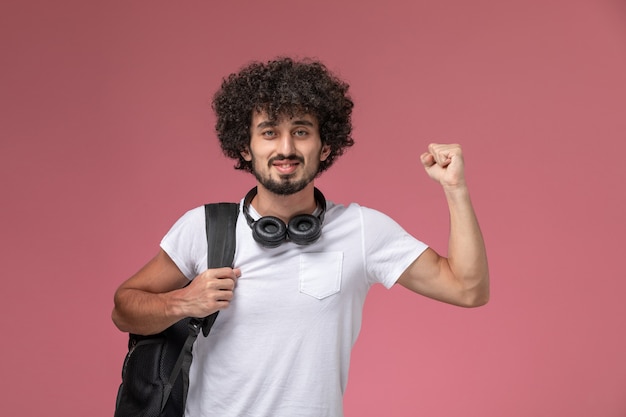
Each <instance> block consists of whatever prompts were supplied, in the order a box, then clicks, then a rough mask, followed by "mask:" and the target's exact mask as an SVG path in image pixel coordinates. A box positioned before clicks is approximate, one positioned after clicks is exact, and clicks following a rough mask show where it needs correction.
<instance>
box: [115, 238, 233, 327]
mask: <svg viewBox="0 0 626 417" xmlns="http://www.w3.org/2000/svg"><path fill="white" fill-rule="evenodd" d="M239 275H240V271H239V270H238V269H233V268H218V269H208V270H206V271H204V272H203V273H201V274H200V275H198V276H197V277H196V278H194V279H193V281H192V282H191V283H190V284H189V285H188V286H185V285H186V284H187V283H189V280H188V279H187V278H186V277H185V276H184V275H183V273H182V272H181V271H180V269H178V267H177V266H176V264H175V263H174V261H172V259H171V258H170V257H169V256H168V255H167V253H165V251H163V250H162V249H161V250H159V253H158V254H157V255H156V256H155V257H154V258H153V259H152V260H150V262H148V263H147V264H146V265H145V266H144V267H143V268H141V270H139V272H137V273H136V274H135V275H133V276H132V277H130V278H129V279H128V280H126V281H125V282H124V283H123V284H122V285H120V287H119V288H118V289H117V291H116V292H115V297H114V303H115V306H114V308H113V313H112V319H113V322H114V323H115V325H116V326H117V327H118V328H119V329H120V330H121V331H123V332H130V333H135V334H141V335H149V334H155V333H159V332H161V331H163V330H165V329H166V328H168V327H169V326H171V325H172V324H174V323H176V322H177V321H179V320H182V319H183V318H185V317H206V316H208V315H210V314H212V313H214V312H216V311H217V310H222V309H224V308H227V307H228V305H229V304H230V301H231V300H232V297H233V291H234V289H235V283H236V281H237V278H238V277H239Z"/></svg>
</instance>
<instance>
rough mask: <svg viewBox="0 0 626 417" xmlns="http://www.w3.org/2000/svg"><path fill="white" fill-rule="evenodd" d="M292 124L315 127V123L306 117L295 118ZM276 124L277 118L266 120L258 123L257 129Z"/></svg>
mask: <svg viewBox="0 0 626 417" xmlns="http://www.w3.org/2000/svg"><path fill="white" fill-rule="evenodd" d="M291 124H292V125H294V126H308V127H315V125H314V124H313V123H312V122H310V121H308V120H304V119H296V120H293V121H292V122H291ZM276 125H278V122H277V121H275V120H264V121H262V122H261V123H259V124H258V125H256V127H257V129H263V128H266V127H274V126H276Z"/></svg>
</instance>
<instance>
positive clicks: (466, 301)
mask: <svg viewBox="0 0 626 417" xmlns="http://www.w3.org/2000/svg"><path fill="white" fill-rule="evenodd" d="M490 297H491V294H490V290H489V276H488V275H487V276H486V277H485V278H483V280H481V283H480V284H479V285H477V286H475V287H473V288H470V289H468V290H466V291H465V294H464V296H463V297H462V301H461V303H460V305H461V306H462V307H466V308H476V307H482V306H484V305H486V304H487V303H488V302H489V299H490Z"/></svg>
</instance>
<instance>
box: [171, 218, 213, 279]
mask: <svg viewBox="0 0 626 417" xmlns="http://www.w3.org/2000/svg"><path fill="white" fill-rule="evenodd" d="M205 221H206V220H205V214H204V207H197V208H195V209H192V210H189V211H188V212H187V213H185V214H184V215H183V216H182V217H181V218H180V219H178V221H176V223H174V225H173V226H172V228H171V229H170V230H169V232H167V234H166V235H165V237H163V240H161V249H163V250H164V251H165V253H167V254H168V255H169V257H170V258H171V259H172V261H174V263H175V264H176V266H178V269H180V271H181V272H182V273H183V274H184V275H185V276H186V277H187V278H188V279H190V280H191V279H193V278H195V277H196V276H197V275H198V274H200V273H201V272H203V271H204V270H205V269H206V268H207V267H206V262H207V241H206V223H205Z"/></svg>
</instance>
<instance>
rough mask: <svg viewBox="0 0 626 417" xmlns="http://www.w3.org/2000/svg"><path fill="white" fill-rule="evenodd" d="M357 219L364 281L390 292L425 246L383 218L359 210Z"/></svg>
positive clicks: (371, 212)
mask: <svg viewBox="0 0 626 417" xmlns="http://www.w3.org/2000/svg"><path fill="white" fill-rule="evenodd" d="M361 215H362V221H363V244H364V252H365V263H366V270H367V276H368V280H369V282H370V284H374V283H381V284H383V285H384V286H385V287H387V288H391V287H392V286H393V285H394V284H395V283H396V281H397V280H398V278H400V275H402V273H403V272H404V271H405V270H406V268H408V267H409V265H411V263H413V261H415V260H416V259H417V258H418V257H419V256H420V255H421V254H422V252H424V251H425V250H426V249H427V248H428V246H427V245H426V244H425V243H423V242H421V241H419V240H418V239H416V238H415V237H413V236H411V235H410V234H409V233H408V232H406V231H405V230H404V229H403V228H402V227H401V226H400V225H399V224H398V223H396V222H395V221H394V220H393V219H392V218H390V217H389V216H387V215H386V214H383V213H381V212H379V211H376V210H372V209H368V208H366V207H361Z"/></svg>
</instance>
